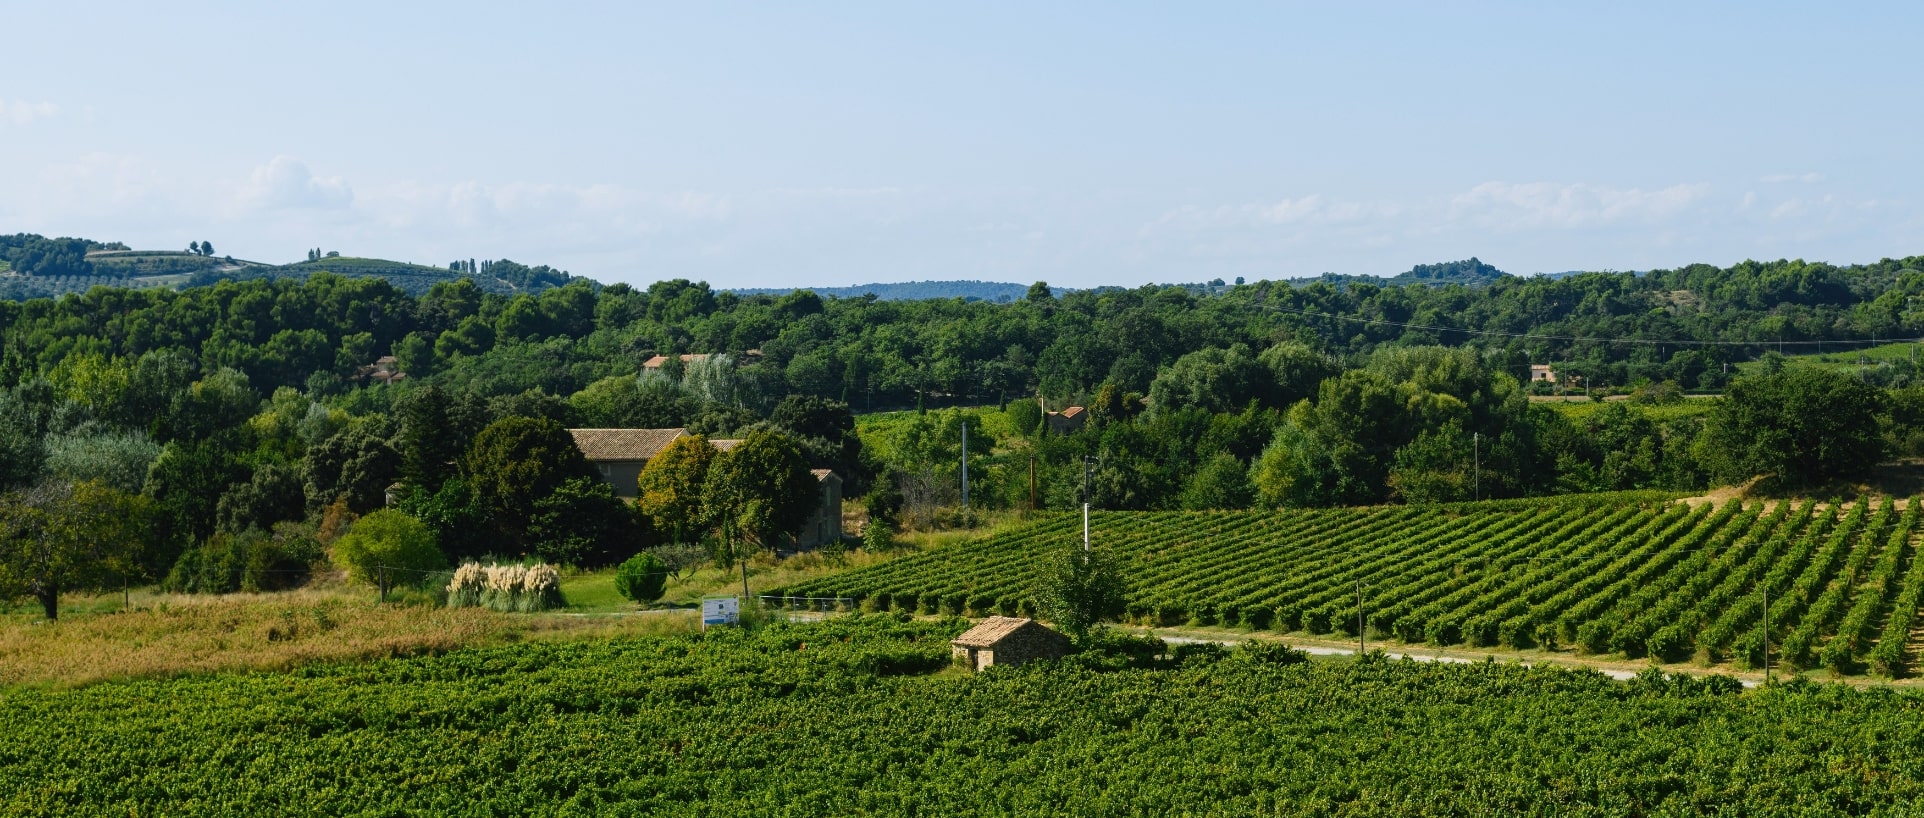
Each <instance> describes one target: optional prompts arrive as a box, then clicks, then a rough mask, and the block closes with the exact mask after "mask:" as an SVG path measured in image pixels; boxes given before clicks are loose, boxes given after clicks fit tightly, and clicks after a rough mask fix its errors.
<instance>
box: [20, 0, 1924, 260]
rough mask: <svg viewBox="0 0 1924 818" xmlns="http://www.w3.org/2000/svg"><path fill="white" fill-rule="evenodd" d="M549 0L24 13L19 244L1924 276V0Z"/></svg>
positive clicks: (429, 255) (435, 255) (549, 256)
mask: <svg viewBox="0 0 1924 818" xmlns="http://www.w3.org/2000/svg"><path fill="white" fill-rule="evenodd" d="M545 5H547V6H550V7H547V8H541V7H537V6H536V5H535V4H512V5H510V4H493V3H485V2H463V3H430V2H406V3H397V2H392V0H387V2H380V3H358V2H333V3H325V4H284V3H273V4H266V3H246V4H242V3H232V4H220V3H191V2H189V3H177V4H175V3H170V4H152V3H125V4H111V3H85V2H60V3H39V2H31V0H29V1H28V2H21V0H15V1H14V2H10V3H8V9H7V11H6V13H5V17H6V21H7V25H6V28H7V29H8V30H9V31H11V32H13V33H14V36H10V37H9V38H8V45H7V48H6V56H5V59H4V61H0V233H6V232H34V233H43V234H47V235H73V236H83V237H87V238H92V239H96V240H101V241H123V242H126V243H128V244H129V245H131V246H133V247H135V248H139V249H184V248H185V247H186V245H187V244H188V243H189V242H190V241H199V240H206V241H209V242H212V243H213V244H214V246H215V247H216V249H217V251H218V252H219V253H220V254H223V255H233V256H235V257H237V258H244V259H251V260H258V261H266V262H274V263H284V262H289V261H298V260H300V259H302V258H304V257H305V254H306V251H307V250H308V249H309V248H322V249H325V250H337V251H339V252H341V253H342V254H344V255H353V256H370V257H380V258H391V259H398V260H403V261H413V262H418V263H425V264H434V265H441V266H444V265H446V264H447V263H448V262H449V261H452V260H455V259H468V258H475V259H489V258H511V259H514V260H516V261H519V262H522V263H525V264H550V265H554V266H556V267H560V268H563V269H567V270H569V271H571V272H574V273H575V274H577V275H585V276H589V277H591V278H595V279H598V280H600V281H604V282H615V281H627V282H632V283H638V284H645V283H647V282H651V281H656V280H660V279H668V278H687V279H693V280H705V281H708V282H709V283H711V284H713V285H715V286H717V287H788V286H808V285H815V286H835V285H849V284H859V283H870V282H884V281H911V280H928V279H978V280H994V281H1013V282H1019V283H1026V282H1031V281H1037V280H1042V281H1048V282H1050V283H1051V284H1054V285H1057V286H1068V287H1091V286H1099V285H1109V284H1113V285H1124V286H1132V285H1138V284H1144V283H1157V282H1192V281H1206V280H1210V279H1215V278H1223V279H1233V278H1235V277H1238V276H1241V277H1246V278H1248V279H1249V280H1257V279H1265V278H1267V279H1279V278H1292V277H1300V276H1314V275H1318V274H1320V273H1323V272H1338V273H1348V274H1377V275H1393V274H1395V273H1397V272H1400V271H1402V270H1407V269H1409V268H1410V267H1411V266H1412V265H1415V264H1421V263H1431V262H1439V261H1449V260H1455V259H1463V258H1469V257H1472V256H1475V257H1478V258H1480V259H1482V260H1483V261H1485V262H1488V263H1491V264H1494V265H1496V266H1497V267H1499V268H1502V269H1504V270H1506V271H1509V272H1512V273H1518V274H1529V273H1536V272H1558V271H1565V270H1642V269H1652V268H1661V267H1675V266H1680V265H1684V264H1690V263H1697V262H1707V263H1712V264H1718V265H1728V264H1732V263H1735V262H1738V261H1741V260H1744V259H1777V258H1803V259H1806V260H1811V261H1829V262H1834V263H1840V264H1843V263H1854V262H1869V261H1876V260H1878V259H1880V258H1886V257H1901V256H1907V255H1917V254H1924V202H1920V201H1919V198H1918V197H1919V195H1920V193H1919V191H1921V190H1924V184H1920V183H1924V154H1921V153H1920V151H1919V150H1918V148H1917V146H1918V145H1919V144H1920V142H1919V138H1918V134H1919V133H1920V132H1921V130H1924V129H1920V127H1919V126H1920V125H1921V124H1924V123H1921V122H1920V119H1921V118H1924V106H1920V105H1919V104H1918V102H1919V95H1920V93H1921V92H1920V89H1924V82H1921V80H1924V58H1920V57H1919V56H1918V55H1917V54H1916V53H1915V47H1914V42H1913V41H1914V39H1915V32H1917V31H1920V30H1924V4H1914V3H1913V4H1896V3H1892V4H1855V5H1852V6H1850V7H1848V8H1843V7H1833V5H1834V4H1814V3H1804V4H1788V3H1768V2H1753V3H1742V4H1736V3H1731V4H1720V3H1692V4H1677V3H1611V4H1565V3H1527V4H1526V3H1516V4H1497V3H1487V4H1486V3H1407V4H1375V3H1363V2H1358V3H1340V4H1317V5H1310V4H1294V3H1260V4H1254V3H1252V4H1236V3H1212V4H1176V3H1161V4H1147V3H1116V2H1111V3H1088V4H1070V3H1049V4H1045V3H1034V2H1029V3H996V2H984V3H969V4H933V3H874V4H857V3H830V2H824V3H811V4H800V3H781V4H776V3H769V4H759V5H758V4H733V3H724V2H716V3H706V2H705V3H661V4H649V3H641V2H623V3H587V2H579V3H554V4H545ZM23 32H31V33H32V34H31V35H24V36H23V34H22V33H23Z"/></svg>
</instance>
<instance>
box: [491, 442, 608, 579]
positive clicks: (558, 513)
mask: <svg viewBox="0 0 1924 818" xmlns="http://www.w3.org/2000/svg"><path fill="white" fill-rule="evenodd" d="M462 477H463V478H464V480H465V481H466V483H467V486H468V487H469V488H470V489H471V490H472V491H473V492H474V502H475V504H476V505H477V507H478V508H479V509H480V510H481V512H482V514H483V515H484V517H485V519H486V520H487V522H488V527H489V529H490V530H492V531H493V532H494V533H495V535H496V536H497V537H498V538H499V539H498V542H499V543H500V544H502V545H503V546H505V547H506V549H507V550H508V551H509V552H510V553H517V552H518V553H538V554H541V555H542V556H543V557H544V558H547V559H552V560H556V561H562V562H574V563H575V564H592V563H591V562H587V561H595V560H600V559H602V558H605V557H606V556H608V555H610V554H612V553H618V552H619V551H620V549H621V547H622V546H623V545H633V543H632V542H631V541H632V540H634V539H636V534H637V533H638V532H636V530H635V528H634V524H635V520H634V518H633V515H632V514H631V513H630V512H629V510H628V509H627V508H626V507H625V506H623V505H622V504H621V502H620V501H619V500H617V499H615V496H614V493H613V491H612V490H611V489H610V488H609V487H608V485H607V483H606V482H604V481H603V480H602V479H601V477H600V476H599V475H598V474H596V473H595V470H594V467H593V466H590V465H588V460H587V458H585V457H583V456H582V455H581V450H580V449H578V448H576V447H575V442H574V437H573V436H571V435H569V434H568V430H567V429H564V428H562V426H561V424H559V423H556V422H554V421H552V420H546V419H535V418H524V417H509V418H503V419H501V420H498V421H495V422H494V423H492V424H490V425H489V426H488V427H487V428H486V429H483V430H481V433H480V434H479V435H476V436H475V438H474V445H473V446H471V447H469V449H468V454H467V456H466V457H465V458H464V459H463V460H462ZM631 552H632V549H631Z"/></svg>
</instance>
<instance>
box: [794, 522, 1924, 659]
mask: <svg viewBox="0 0 1924 818" xmlns="http://www.w3.org/2000/svg"><path fill="white" fill-rule="evenodd" d="M1919 511H1920V509H1919V506H1918V505H1917V504H1907V507H1906V508H1904V509H1900V508H1898V507H1897V505H1896V504H1895V503H1894V502H1893V501H1891V500H1889V499H1884V500H1879V501H1875V502H1869V503H1855V504H1848V505H1846V506H1844V507H1833V506H1831V505H1828V504H1819V503H1813V502H1809V501H1801V502H1788V501H1787V502H1781V503H1776V504H1772V505H1770V506H1769V507H1768V508H1766V507H1765V506H1764V505H1762V504H1757V503H1752V504H1742V503H1739V502H1735V501H1733V502H1728V503H1724V504H1721V505H1716V504H1700V505H1695V506H1692V505H1688V504H1683V503H1677V502H1672V501H1669V500H1665V499H1661V498H1656V497H1650V496H1644V497H1636V496H1630V497H1625V496H1611V495H1604V496H1589V497H1566V498H1557V499H1554V500H1541V501H1511V502H1498V503H1482V504H1459V505H1453V506H1429V507H1424V506H1396V507H1378V508H1363V509H1325V510H1309V511H1285V512H1156V513H1124V512H1114V513H1104V512H1097V513H1095V514H1094V515H1093V516H1092V528H1093V532H1094V534H1093V539H1094V540H1095V542H1096V544H1097V545H1099V546H1100V547H1102V548H1104V549H1107V550H1109V552H1110V553H1111V554H1112V555H1113V556H1114V557H1115V559H1116V562H1117V564H1118V566H1119V567H1120V568H1121V572H1122V575H1123V579H1124V581H1125V582H1126V584H1127V586H1128V599H1129V605H1128V613H1127V615H1126V618H1127V620H1128V621H1131V622H1134V623H1138V624H1148V625H1162V626H1172V625H1195V626H1223V627H1243V628H1251V629H1259V630H1272V631H1278V632H1306V633H1309V634H1340V635H1342V636H1344V637H1347V638H1354V637H1355V636H1356V635H1357V634H1356V631H1357V629H1358V620H1359V617H1358V613H1359V609H1358V593H1359V588H1358V585H1359V583H1360V584H1361V588H1360V592H1361V596H1362V599H1361V606H1362V607H1361V614H1362V616H1361V620H1362V623H1363V624H1362V627H1364V628H1366V629H1367V631H1368V634H1369V635H1370V636H1372V637H1374V638H1379V639H1385V638H1394V639H1398V640H1402V641H1404V642H1408V643H1419V642H1420V643H1428V644H1432V645H1438V646H1447V645H1456V644H1467V645H1471V646H1475V647H1507V648H1518V649H1524V648H1541V649H1551V650H1573V651H1576V652H1579V653H1586V654H1617V655H1622V656H1626V657H1631V658H1641V657H1651V658H1654V659H1657V660H1660V661H1663V662H1683V661H1691V660H1695V661H1698V662H1701V663H1705V664H1720V663H1724V662H1732V663H1735V664H1736V665H1737V666H1739V667H1757V666H1760V665H1761V664H1762V663H1763V661H1764V658H1765V657H1764V645H1765V631H1764V629H1763V621H1764V617H1763V612H1764V605H1765V604H1766V600H1768V605H1769V609H1768V610H1769V619H1768V621H1769V646H1770V651H1771V657H1770V659H1771V661H1772V663H1773V666H1787V667H1789V668H1792V669H1799V670H1807V669H1812V668H1819V667H1822V668H1828V669H1830V670H1832V671H1833V672H1835V673H1839V674H1848V673H1862V672H1865V671H1867V670H1868V671H1874V672H1876V673H1879V674H1882V675H1887V676H1898V675H1903V674H1904V673H1905V672H1906V671H1907V670H1908V669H1909V665H1910V662H1911V661H1912V659H1913V658H1914V657H1913V656H1912V651H1911V645H1910V642H1911V637H1912V626H1913V624H1914V620H1915V619H1916V618H1917V612H1918V607H1919V604H1920V602H1924V560H1919V559H1915V554H1916V550H1917V549H1916V545H1915V542H1916V540H1917V538H1918V534H1919V527H1920V521H1919V519H1918V517H1919ZM1080 526H1081V519H1080V517H1078V516H1072V515H1061V516H1055V517H1051V518H1048V519H1045V520H1043V521H1041V522H1039V523H1036V524H1034V525H1030V526H1027V527H1024V528H1020V529H1016V530H1014V531H1010V532H1006V533H1002V534H999V535H996V536H992V537H988V538H985V539H982V540H978V541H975V542H971V543H967V544H963V545H957V546H952V547H949V548H943V549H938V550H934V551H928V552H923V553H919V554H914V555H910V556H907V557H903V558H901V559H898V560H894V561H892V562H887V563H882V564H879V565H874V566H869V567H866V568H862V569H857V570H854V571H849V572H846V573H842V574H838V575H835V576H831V577H827V578H824V579H820V580H816V581H813V582H810V583H807V584H803V585H798V586H795V587H791V588H786V589H780V590H777V591H774V592H772V593H773V594H775V595H778V596H790V597H796V598H801V597H813V598H832V597H840V598H845V599H847V600H850V601H851V603H853V604H855V605H859V606H860V607H862V608H864V609H867V610H897V611H912V612H919V613H950V614H970V615H986V614H991V613H1000V614H1005V615H1016V614H1028V613H1032V612H1033V611H1034V610H1035V604H1036V603H1035V599H1034V597H1035V589H1036V588H1037V587H1038V586H1039V585H1040V583H1041V580H1042V575H1043V572H1044V571H1045V570H1046V569H1045V566H1046V565H1048V564H1049V561H1050V559H1052V558H1053V555H1054V554H1056V553H1058V552H1059V550H1060V549H1061V548H1063V547H1065V546H1068V545H1069V544H1071V543H1073V542H1075V541H1077V540H1079V539H1080V537H1081V531H1080ZM798 604H799V600H798Z"/></svg>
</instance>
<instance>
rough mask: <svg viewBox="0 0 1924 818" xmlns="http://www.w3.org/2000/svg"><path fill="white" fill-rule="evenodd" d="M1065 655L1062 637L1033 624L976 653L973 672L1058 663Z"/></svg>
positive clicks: (1065, 649) (1065, 648) (1064, 643)
mask: <svg viewBox="0 0 1924 818" xmlns="http://www.w3.org/2000/svg"><path fill="white" fill-rule="evenodd" d="M1068 652H1069V643H1068V640H1067V639H1065V638H1063V636H1062V635H1061V634H1058V633H1056V632H1055V631H1052V630H1049V629H1048V628H1045V627H1042V626H1041V625H1037V624H1033V623H1032V624H1030V625H1029V626H1027V627H1024V628H1023V629H1021V630H1019V631H1016V632H1015V633H1012V634H1009V635H1008V636H1005V637H1003V638H1002V640H1001V641H999V642H996V643H995V646H994V647H993V648H978V649H976V651H975V669H976V670H981V669H983V668H986V667H989V666H991V665H1005V666H1008V667H1019V666H1021V665H1024V664H1027V663H1029V662H1032V661H1035V660H1037V659H1060V658H1062V657H1063V656H1065V655H1067V654H1068Z"/></svg>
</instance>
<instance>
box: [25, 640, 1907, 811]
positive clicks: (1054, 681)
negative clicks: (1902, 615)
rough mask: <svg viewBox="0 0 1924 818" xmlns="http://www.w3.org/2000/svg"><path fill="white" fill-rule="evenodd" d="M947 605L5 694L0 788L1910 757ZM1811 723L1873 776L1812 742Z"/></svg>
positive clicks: (1745, 791)
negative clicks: (952, 651) (1024, 635)
mask: <svg viewBox="0 0 1924 818" xmlns="http://www.w3.org/2000/svg"><path fill="white" fill-rule="evenodd" d="M963 626H964V623H957V622H953V621H936V622H898V621H896V620H894V619H892V618H888V617H861V618H851V619H845V620H838V621H834V622H827V623H821V624H815V625H806V626H796V625H779V624H778V625H771V626H768V627H766V628H762V629H759V630H755V631H751V632H741V631H737V630H732V629H731V630H728V631H724V632H720V633H710V634H706V635H689V636H676V637H649V638H642V639H623V640H608V641H592V642H547V641H538V642H533V643H528V644H517V645H511V646H504V647H495V648H483V649H471V650H461V651H454V652H450V653H447V654H443V655H436V656H424V657H416V658H407V659H391V660H382V661H376V662H370V663H359V664H340V665H325V666H315V667H310V668H304V669H302V670H300V671H298V672H295V673H291V674H260V673H253V674H231V675H215V676H198V675H197V676H190V677H185V678H180V679H166V680H151V681H136V682H129V683H121V684H100V685H92V686H87V687H82V688H78V689H53V688H48V689H40V688H32V689H22V690H17V691H11V692H10V693H9V695H8V697H7V698H6V699H5V701H4V703H0V754H4V755H5V756H6V757H7V758H9V759H12V761H11V762H10V763H9V764H7V765H6V766H5V767H4V768H0V793H4V795H0V810H5V811H7V812H18V813H47V814H52V813H62V814H80V813H89V812H101V813H106V812H113V813H124V812H142V811H153V812H160V813H179V812H195V811H201V810H203V809H204V808H205V805H206V804H209V803H213V802H216V801H218V802H219V803H221V804H223V805H225V806H226V808H228V809H230V810H232V811H234V812H237V813H263V812H274V811H276V810H277V809H279V807H280V805H283V804H285V803H287V802H288V799H298V800H299V802H300V803H302V804H303V805H304V806H306V807H308V808H310V809H313V810H315V811H317V812H325V813H347V812H359V811H365V810H366V809H367V807H368V805H369V804H374V803H378V804H380V805H382V808H383V809H388V810H393V811H396V812H406V813H438V812H449V811H456V812H459V811H464V810H465V811H478V812H488V813H515V814H526V813H545V812H559V811H567V810H578V811H597V812H610V813H620V812H636V813H648V814H660V815H674V816H680V815H723V814H727V815H733V814H754V813H760V812H766V811H768V810H769V806H770V805H771V804H780V805H782V808H784V809H789V810H793V811H796V812H800V813H806V814H831V813H833V814H848V813H862V814H874V815H908V814H913V813H916V812H917V811H918V810H920V811H924V812H925V811H926V809H925V807H924V805H926V804H927V803H928V800H929V798H931V796H930V793H932V792H935V793H941V796H940V797H941V798H942V800H943V810H944V811H945V812H950V813H957V814H962V813H970V814H1017V815H1029V814H1037V815H1039V814H1058V813H1062V812H1064V811H1065V807H1064V804H1065V795H1064V794H1065V793H1073V794H1074V798H1075V806H1072V807H1070V808H1067V810H1066V811H1069V812H1079V811H1080V812H1095V811H1099V810H1101V809H1103V808H1105V805H1113V806H1115V807H1116V808H1117V809H1118V810H1121V811H1125V812H1126V811H1131V810H1133V811H1140V812H1141V813H1142V814H1152V815H1176V814H1184V813H1194V814H1223V815H1273V814H1290V815H1350V814H1354V815H1456V814H1497V813H1500V814H1544V815H1548V814H1591V813H1594V814H1632V813H1636V814H1651V815H1684V814H1699V813H1718V812H1729V813H1737V814H1774V813H1780V812H1783V811H1785V809H1786V806H1785V805H1787V804H1804V803H1810V804H1821V805H1822V807H1821V808H1820V809H1821V811H1824V812H1835V813H1841V814H1853V815H1854V814H1876V813H1879V812H1891V811H1893V807H1892V805H1902V804H1906V803H1909V802H1910V801H1911V800H1912V799H1913V797H1914V795H1915V793H1916V791H1917V789H1918V787H1919V786H1920V782H1924V761H1920V760H1919V759H1918V757H1917V756H1916V754H1915V753H1912V752H1910V747H1911V745H1912V744H1913V741H1914V740H1913V735H1914V731H1913V730H1911V729H1910V727H1911V726H1912V725H1913V723H1914V722H1915V711H1916V709H1917V708H1918V706H1919V704H1920V702H1919V699H1918V696H1917V695H1916V694H1915V693H1913V692H1905V691H1891V690H1853V689H1849V688H1845V687H1843V686H1836V685H1798V686H1779V687H1776V688H1772V689H1767V690H1756V691H1740V690H1738V689H1736V688H1735V685H1734V683H1733V682H1732V681H1731V680H1729V679H1719V678H1715V677H1713V678H1710V679H1703V680H1697V679H1692V678H1689V677H1682V676H1677V675H1668V674H1658V673H1649V672H1647V673H1646V674H1645V675H1642V676H1640V677H1638V678H1637V679H1636V680H1633V681H1622V682H1620V681H1615V680H1611V679H1609V678H1606V677H1605V676H1603V675H1602V674H1599V673H1595V672H1591V671H1575V670H1563V669H1557V668H1551V667H1525V666H1521V665H1515V664H1498V663H1490V664H1467V665H1457V664H1446V663H1417V662H1386V661H1366V662H1316V661H1310V662H1302V661H1295V660H1294V657H1292V656H1291V654H1289V653H1288V652H1287V651H1286V650H1283V649H1277V650H1273V651H1260V650H1259V651H1250V650H1247V649H1239V650H1232V651H1229V652H1228V653H1227V655H1223V656H1210V655H1205V654H1206V653H1208V652H1207V651H1191V653H1190V655H1191V657H1192V661H1189V662H1184V663H1180V664H1174V663H1168V664H1138V663H1136V662H1134V661H1132V659H1131V657H1132V656H1135V655H1140V654H1141V653H1142V650H1140V649H1136V648H1124V647H1120V646H1119V647H1117V648H1116V649H1115V650H1114V651H1113V652H1108V653H1106V654H1104V656H1106V657H1110V659H1109V661H1105V662H1088V663H1079V662H1074V661H1071V662H1060V663H1044V664H1038V665H1036V666H1033V667H1025V668H1023V669H1020V670H1017V671H1014V672H1009V673H1001V672H997V673H989V674H982V675H959V674H947V673H942V672H941V671H942V670H943V669H944V668H946V667H947V666H948V662H949V657H948V652H947V648H948V645H947V640H948V639H949V638H951V637H953V636H954V635H956V634H957V633H958V632H959V631H960V629H961V628H962V627H963ZM1152 649H1153V648H1152ZM1092 653H1093V652H1092ZM1078 658H1079V657H1078ZM1278 659H1281V661H1277V660H1278ZM1212 660H1213V661H1212ZM798 720H805V721H806V723H807V724H808V725H809V729H807V730H797V729H796V728H795V725H796V724H797V723H798ZM615 724H618V725H619V726H620V727H621V729H612V728H611V725H615ZM1493 725H1501V726H1503V729H1493V727H1492V726H1493ZM718 726H725V728H726V729H721V728H720V727H718ZM743 733H747V734H752V735H755V736H759V737H761V739H760V740H758V741H749V742H744V741H742V734H743ZM243 735H244V736H246V737H247V740H246V741H244V742H239V741H237V740H236V736H243ZM480 737H486V738H485V740H483V739H482V738H480ZM1840 742H1848V743H1849V744H1850V746H1851V747H1852V751H1851V752H1852V754H1851V758H1857V759H1878V761H1877V773H1876V774H1875V775H1865V774H1864V771H1863V769H1861V768H1860V767H1859V766H1855V765H1853V764H1851V763H1846V762H1844V761H1837V762H1836V763H1819V762H1818V761H1814V760H1821V759H1825V758H1829V757H1832V756H1834V755H1835V754H1836V753H1837V750H1836V748H1837V746H1838V745H1839V743H1840ZM495 743H498V744H499V746H498V747H495V746H493V744H495ZM449 747H470V748H472V749H473V751H472V752H467V753H450V752H447V749H448V748H449ZM529 748H539V750H538V751H537V750H532V749H529ZM1827 754H1828V755H1827ZM950 756H952V758H950ZM777 758H779V759H781V760H782V763H781V768H780V769H781V773H780V775H771V774H769V769H770V765H771V764H772V763H773V761H774V760H775V759H777ZM915 759H920V760H922V761H924V762H927V763H911V762H912V760H915ZM941 759H946V760H943V761H941V763H937V761H938V760H941ZM1065 759H1101V763H1100V764H1099V765H1092V764H1087V763H1065V761H1064V760H1065ZM1651 759H1662V760H1663V765H1662V769H1661V772H1660V773H1657V772H1653V768H1652V767H1651ZM234 760H240V761H243V762H245V763H246V764H247V768H248V769H249V770H250V773H249V774H247V775H239V776H237V775H234V774H232V772H231V769H232V768H231V767H230V766H228V765H227V764H224V763H223V761H227V762H231V761H234ZM852 764H858V765H871V766H877V767H887V768H889V769H890V770H891V772H890V773H889V774H886V775H855V776H851V774H850V766H851V765H852ZM905 764H906V765H908V766H906V767H904V766H902V765H905ZM346 767H351V768H352V769H353V770H354V771H355V774H354V775H352V776H336V775H333V774H331V773H330V772H329V771H338V770H340V769H343V768H346ZM1761 769H1768V770H1775V771H1781V773H1780V774H1775V775H1758V774H1757V773H1756V771H1757V770H1761ZM716 781H728V782H731V783H730V785H729V786H727V787H718V786H712V784H713V783H714V782H716ZM983 782H997V784H996V786H983ZM1011 782H1020V785H1019V786H1018V785H1015V784H1014V783H1011ZM1896 811H1898V812H1901V811H1902V810H1901V808H1899V809H1897V810H1896Z"/></svg>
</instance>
